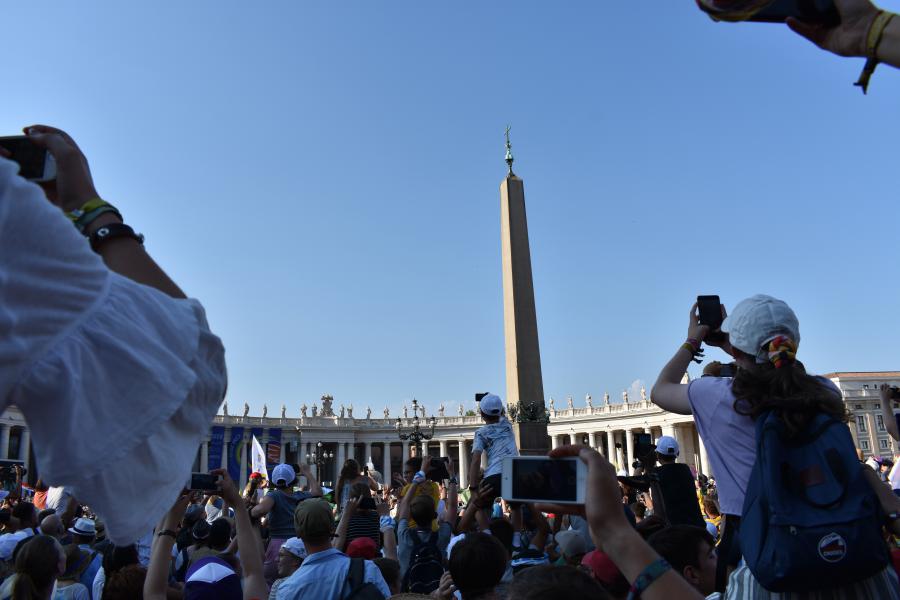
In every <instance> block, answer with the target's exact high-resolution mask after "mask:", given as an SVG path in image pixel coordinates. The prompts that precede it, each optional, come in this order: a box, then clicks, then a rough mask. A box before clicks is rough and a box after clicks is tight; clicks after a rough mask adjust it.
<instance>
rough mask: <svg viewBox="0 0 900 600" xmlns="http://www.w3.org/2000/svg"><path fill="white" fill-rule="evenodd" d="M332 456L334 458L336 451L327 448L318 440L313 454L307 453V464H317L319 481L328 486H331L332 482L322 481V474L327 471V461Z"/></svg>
mask: <svg viewBox="0 0 900 600" xmlns="http://www.w3.org/2000/svg"><path fill="white" fill-rule="evenodd" d="M332 458H334V452H330V451H328V450H326V449H325V447H324V446H323V445H322V442H316V447H315V450H314V451H313V453H312V454H310V453H309V452H307V453H306V464H308V465H316V476H317V477H318V478H319V483H321V484H322V485H324V486H326V487H331V482H330V481H322V476H323V475H324V473H325V462H326V461H328V460H331V459H332Z"/></svg>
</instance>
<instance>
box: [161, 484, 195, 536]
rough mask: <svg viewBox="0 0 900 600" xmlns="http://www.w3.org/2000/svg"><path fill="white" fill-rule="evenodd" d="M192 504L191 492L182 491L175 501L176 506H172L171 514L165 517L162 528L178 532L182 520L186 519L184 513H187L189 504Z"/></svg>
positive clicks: (168, 513)
mask: <svg viewBox="0 0 900 600" xmlns="http://www.w3.org/2000/svg"><path fill="white" fill-rule="evenodd" d="M190 502H191V492H190V491H188V490H182V491H181V493H180V494H179V495H178V498H177V499H176V500H175V504H173V505H172V508H170V509H169V512H167V513H166V516H165V517H163V521H162V528H163V529H170V530H173V531H174V530H177V529H178V525H179V524H180V523H181V520H182V519H183V518H184V513H185V511H187V507H188V504H190Z"/></svg>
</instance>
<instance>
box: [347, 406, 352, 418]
mask: <svg viewBox="0 0 900 600" xmlns="http://www.w3.org/2000/svg"><path fill="white" fill-rule="evenodd" d="M347 418H348V419H352V418H353V405H352V404H351V405H350V406H348V407H347Z"/></svg>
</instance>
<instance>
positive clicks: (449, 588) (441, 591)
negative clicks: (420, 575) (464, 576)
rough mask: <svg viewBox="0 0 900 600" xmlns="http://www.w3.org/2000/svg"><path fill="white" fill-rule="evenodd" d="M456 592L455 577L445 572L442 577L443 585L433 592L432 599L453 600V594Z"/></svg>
mask: <svg viewBox="0 0 900 600" xmlns="http://www.w3.org/2000/svg"><path fill="white" fill-rule="evenodd" d="M455 591H456V586H455V585H453V577H452V576H451V575H450V571H444V574H443V575H441V583H440V584H439V585H438V588H437V589H436V590H434V591H433V592H431V597H432V598H435V599H436V600H453V598H454V596H453V592H455Z"/></svg>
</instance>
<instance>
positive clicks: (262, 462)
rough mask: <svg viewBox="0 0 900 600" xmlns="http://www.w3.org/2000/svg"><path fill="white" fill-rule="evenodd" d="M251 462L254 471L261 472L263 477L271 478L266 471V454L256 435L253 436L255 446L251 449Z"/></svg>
mask: <svg viewBox="0 0 900 600" xmlns="http://www.w3.org/2000/svg"><path fill="white" fill-rule="evenodd" d="M250 464H251V465H252V470H253V472H254V473H259V474H260V475H262V476H263V479H269V474H268V473H267V472H266V455H265V453H264V452H263V449H262V446H261V445H260V444H259V440H257V439H256V436H255V435H254V436H253V447H252V448H251V449H250Z"/></svg>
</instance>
